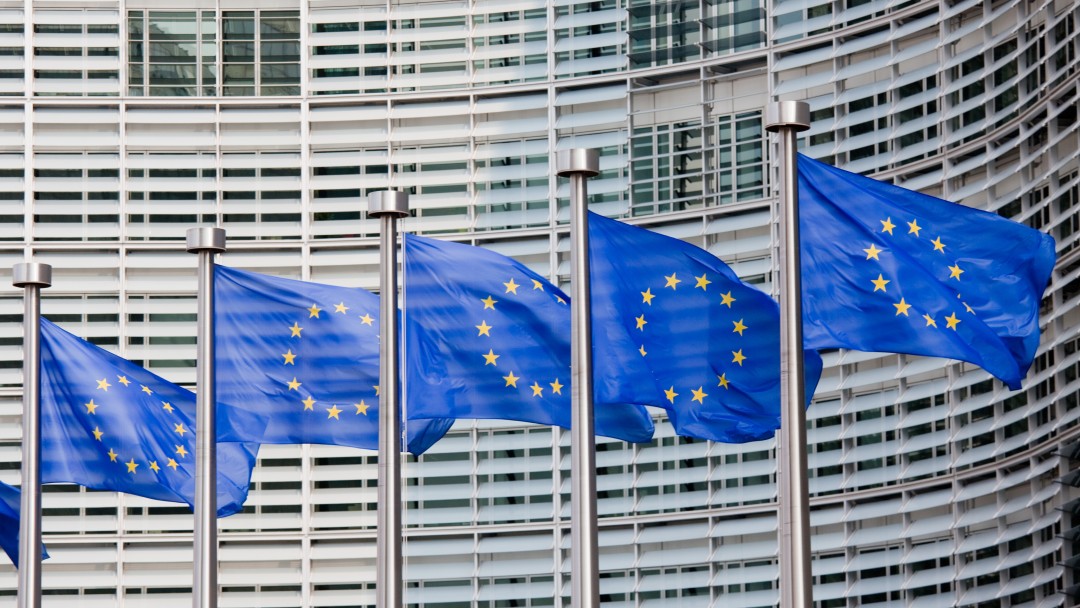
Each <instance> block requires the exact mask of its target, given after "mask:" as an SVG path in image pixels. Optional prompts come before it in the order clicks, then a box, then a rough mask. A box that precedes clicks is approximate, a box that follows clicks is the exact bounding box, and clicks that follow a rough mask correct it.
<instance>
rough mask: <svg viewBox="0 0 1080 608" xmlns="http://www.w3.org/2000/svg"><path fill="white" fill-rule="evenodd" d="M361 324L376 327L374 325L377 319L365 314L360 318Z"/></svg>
mask: <svg viewBox="0 0 1080 608" xmlns="http://www.w3.org/2000/svg"><path fill="white" fill-rule="evenodd" d="M360 322H361V323H363V324H364V325H371V326H372V327H374V325H372V323H374V322H375V318H374V317H372V316H371V315H369V314H367V313H366V312H365V313H364V316H362V317H360Z"/></svg>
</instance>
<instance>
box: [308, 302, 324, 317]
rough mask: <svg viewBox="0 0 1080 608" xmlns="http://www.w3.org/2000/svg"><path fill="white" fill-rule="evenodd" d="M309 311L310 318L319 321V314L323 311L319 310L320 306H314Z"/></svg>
mask: <svg viewBox="0 0 1080 608" xmlns="http://www.w3.org/2000/svg"><path fill="white" fill-rule="evenodd" d="M307 311H308V318H309V319H310V318H312V317H315V318H316V319H318V318H319V313H320V312H322V309H321V308H319V306H318V304H312V305H311V308H309V309H307Z"/></svg>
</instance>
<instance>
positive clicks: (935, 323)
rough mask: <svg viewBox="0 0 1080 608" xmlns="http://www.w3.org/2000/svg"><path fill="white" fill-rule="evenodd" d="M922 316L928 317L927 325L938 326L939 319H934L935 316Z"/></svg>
mask: <svg viewBox="0 0 1080 608" xmlns="http://www.w3.org/2000/svg"><path fill="white" fill-rule="evenodd" d="M922 318H924V319H926V326H927V327H937V321H935V320H934V317H931V316H930V315H923V316H922Z"/></svg>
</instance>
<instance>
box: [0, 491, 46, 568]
mask: <svg viewBox="0 0 1080 608" xmlns="http://www.w3.org/2000/svg"><path fill="white" fill-rule="evenodd" d="M20 510H21V498H20V492H19V488H16V487H15V486H9V485H8V484H6V483H3V482H0V549H3V550H4V553H7V556H8V558H9V559H11V563H13V564H15V567H16V568H18V567H19V511H20ZM47 557H49V553H48V552H47V551H45V545H44V544H43V545H42V546H41V559H45V558H47Z"/></svg>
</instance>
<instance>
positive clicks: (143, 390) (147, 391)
mask: <svg viewBox="0 0 1080 608" xmlns="http://www.w3.org/2000/svg"><path fill="white" fill-rule="evenodd" d="M139 386H141V387H142V392H144V393H146V394H147V395H153V394H154V391H152V390H150V387H149V386H145V385H142V384H140V385H139Z"/></svg>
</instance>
